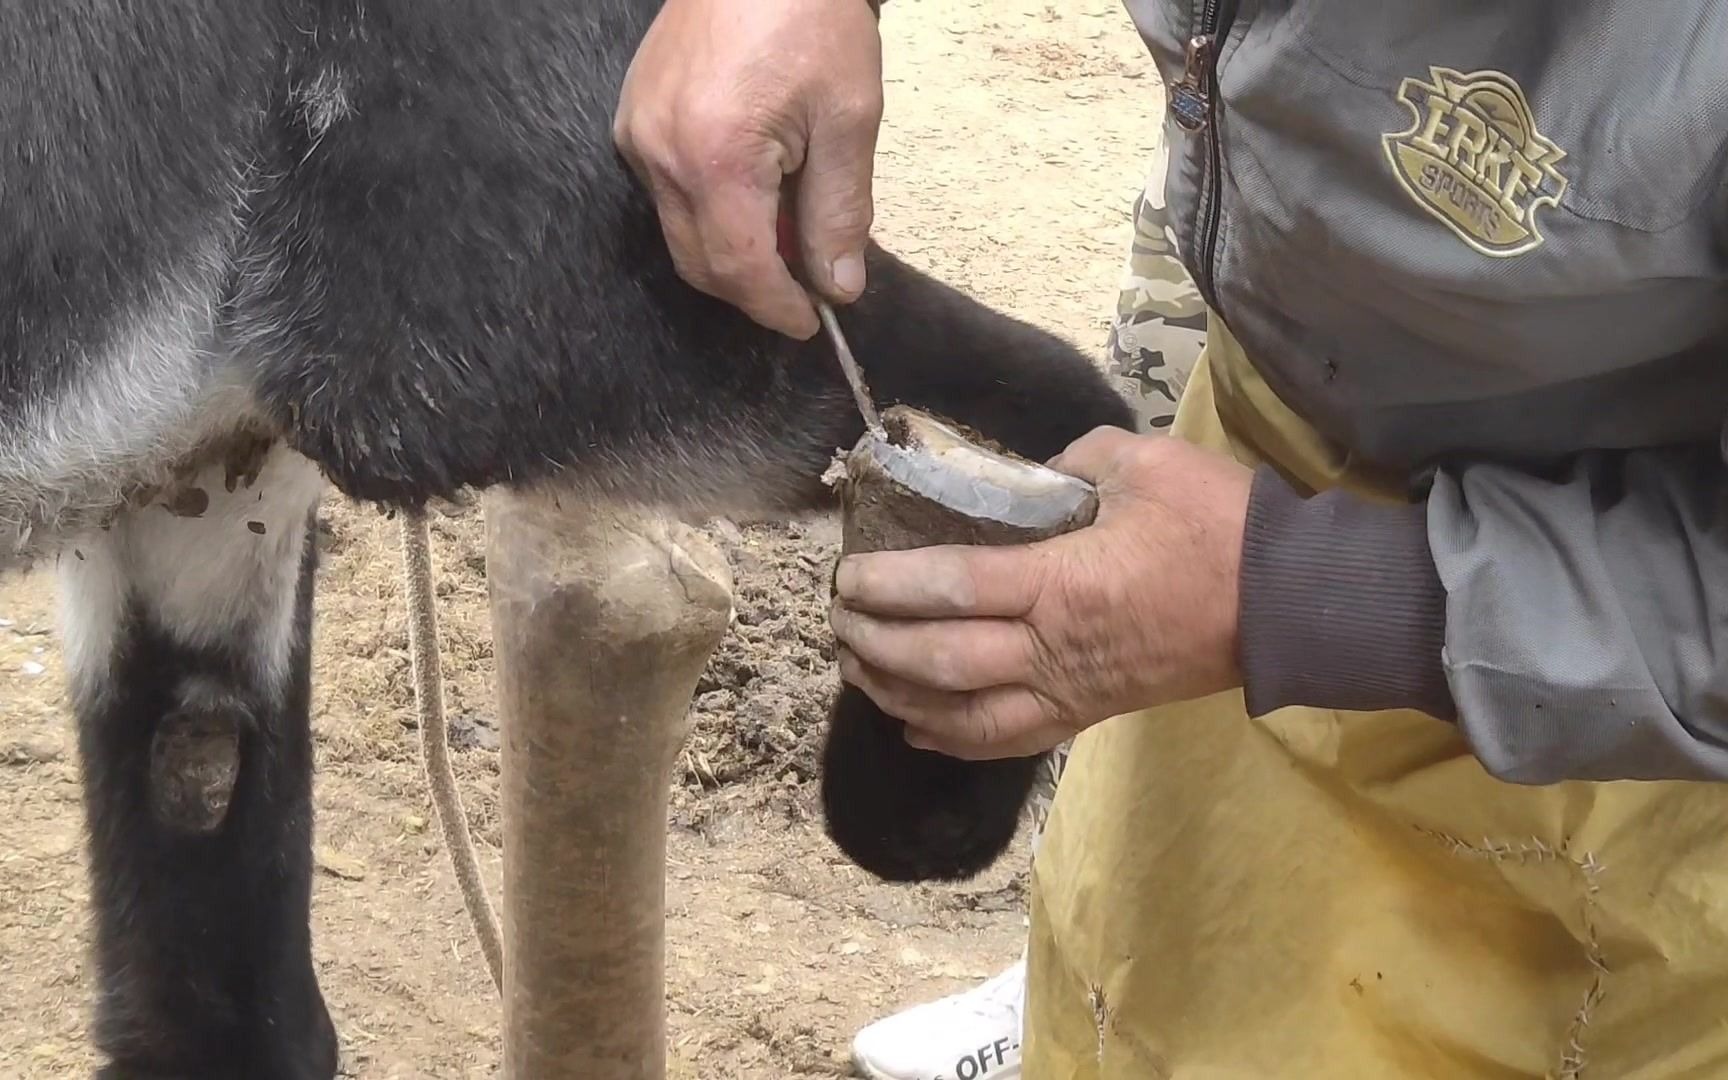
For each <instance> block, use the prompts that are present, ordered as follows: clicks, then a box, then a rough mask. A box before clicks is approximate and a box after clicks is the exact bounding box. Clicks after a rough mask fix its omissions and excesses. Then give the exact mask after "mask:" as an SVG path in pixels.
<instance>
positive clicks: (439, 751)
mask: <svg viewBox="0 0 1728 1080" xmlns="http://www.w3.org/2000/svg"><path fill="white" fill-rule="evenodd" d="M401 528H402V576H403V584H404V585H405V586H406V589H407V593H408V652H409V654H410V655H411V656H412V657H413V661H414V707H415V711H416V713H417V714H418V716H419V720H420V764H421V766H422V768H424V769H425V771H426V784H427V786H428V787H429V788H430V789H431V791H432V806H433V809H434V810H436V811H437V813H438V825H439V828H441V829H442V830H443V832H444V846H445V848H446V849H447V850H448V851H449V852H450V862H451V865H452V866H453V867H454V868H455V870H456V883H457V885H458V886H460V887H461V889H462V902H463V904H464V905H466V906H467V908H468V918H469V920H470V921H472V922H473V923H474V934H475V936H476V937H478V938H479V939H480V951H481V952H482V953H484V954H485V955H486V967H487V969H488V970H490V971H491V972H492V984H493V985H494V986H495V987H497V988H498V990H499V991H500V992H502V991H503V989H504V941H503V937H502V935H501V934H500V933H499V931H498V915H497V913H496V912H494V911H493V910H492V901H491V898H490V897H488V896H487V895H486V882H485V881H484V880H483V879H482V878H481V876H480V860H479V858H478V857H477V856H476V855H475V853H474V839H473V837H472V836H470V835H469V833H468V815H467V814H466V813H465V812H464V811H463V809H462V795H461V793H460V792H459V791H457V789H456V772H455V770H454V769H452V768H451V765H450V735H449V726H448V723H447V722H446V720H445V716H444V680H443V677H442V674H441V672H440V670H439V654H438V616H437V613H436V611H434V608H433V595H432V543H431V537H430V534H429V532H428V530H427V526H426V513H425V511H424V510H413V511H405V512H403V514H402V525H401Z"/></svg>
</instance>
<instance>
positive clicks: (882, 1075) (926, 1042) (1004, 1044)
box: [852, 957, 1026, 1080]
mask: <svg viewBox="0 0 1728 1080" xmlns="http://www.w3.org/2000/svg"><path fill="white" fill-rule="evenodd" d="M1025 1003H1026V960H1025V958H1024V957H1022V958H1021V959H1020V960H1019V961H1017V962H1016V963H1015V964H1014V965H1013V966H1012V967H1010V968H1008V970H1006V971H1004V972H1002V973H1001V974H1000V975H997V976H996V977H995V978H993V979H990V980H989V981H988V982H985V983H982V984H981V985H978V986H975V987H973V988H972V989H970V990H966V991H963V992H961V993H958V994H953V995H950V996H949V997H945V998H942V999H940V1000H938V1001H932V1002H928V1003H926V1004H924V1005H916V1006H914V1007H912V1008H910V1009H907V1010H906V1011H905V1012H901V1013H896V1014H894V1015H893V1016H889V1017H885V1018H883V1019H881V1020H878V1021H876V1022H875V1023H874V1024H871V1025H870V1026H869V1027H866V1028H865V1029H864V1030H863V1031H860V1032H859V1033H858V1036H857V1037H856V1038H855V1039H853V1040H852V1064H853V1065H854V1066H856V1067H857V1069H858V1071H860V1072H862V1073H863V1074H864V1075H865V1076H867V1077H869V1078H870V1080H1020V1024H1021V1013H1022V1011H1023V1010H1024V1008H1025Z"/></svg>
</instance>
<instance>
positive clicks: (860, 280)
mask: <svg viewBox="0 0 1728 1080" xmlns="http://www.w3.org/2000/svg"><path fill="white" fill-rule="evenodd" d="M828 272H829V274H830V275H832V277H833V279H834V287H835V288H836V289H839V290H840V291H841V292H843V293H845V294H846V295H847V296H853V297H855V296H857V295H858V294H859V293H861V292H863V291H864V257H863V256H861V255H842V256H840V257H839V258H838V259H835V260H834V262H833V264H832V265H831V266H830V267H829V268H828Z"/></svg>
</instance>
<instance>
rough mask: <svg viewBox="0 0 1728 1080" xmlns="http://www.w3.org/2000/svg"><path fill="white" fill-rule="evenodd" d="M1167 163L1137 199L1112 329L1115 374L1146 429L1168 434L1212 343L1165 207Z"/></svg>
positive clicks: (1156, 165)
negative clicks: (1186, 389)
mask: <svg viewBox="0 0 1728 1080" xmlns="http://www.w3.org/2000/svg"><path fill="white" fill-rule="evenodd" d="M1166 161H1167V158H1166V156H1165V154H1164V153H1163V151H1162V148H1160V151H1159V153H1157V154H1156V155H1155V156H1154V161H1153V165H1152V169H1151V171H1150V173H1149V174H1148V175H1147V177H1146V186H1145V189H1144V190H1143V191H1142V192H1141V194H1140V197H1139V198H1138V199H1136V200H1135V201H1134V238H1133V240H1132V242H1131V243H1130V245H1129V250H1128V263H1127V267H1126V269H1125V274H1124V278H1123V282H1122V289H1121V291H1120V292H1119V293H1118V294H1117V297H1116V310H1115V312H1114V314H1113V317H1112V319H1111V325H1110V340H1109V351H1110V360H1109V364H1110V371H1111V374H1112V375H1114V376H1115V378H1116V379H1117V380H1118V382H1119V383H1120V385H1121V388H1122V392H1123V394H1124V395H1125V396H1126V397H1127V398H1128V400H1129V402H1130V403H1132V404H1133V406H1134V408H1135V412H1136V413H1137V414H1138V417H1139V421H1140V427H1141V430H1143V431H1162V430H1164V429H1166V428H1168V427H1169V426H1170V424H1171V423H1172V422H1173V421H1174V420H1175V419H1176V403H1177V402H1178V401H1179V400H1181V397H1182V388H1183V387H1184V386H1186V385H1187V384H1188V376H1189V375H1190V374H1191V373H1192V372H1193V370H1194V364H1195V361H1196V360H1198V359H1199V356H1200V347H1201V346H1202V345H1204V344H1205V343H1206V305H1205V302H1204V301H1203V300H1201V298H1200V290H1199V289H1198V288H1196V287H1195V285H1194V281H1193V279H1192V278H1190V277H1189V276H1188V271H1187V270H1186V269H1185V268H1184V267H1183V265H1182V260H1181V259H1179V258H1178V257H1177V254H1176V241H1175V233H1174V232H1173V231H1172V230H1171V228H1170V225H1169V221H1168V216H1167V213H1166V210H1165V202H1164V173H1165V167H1166Z"/></svg>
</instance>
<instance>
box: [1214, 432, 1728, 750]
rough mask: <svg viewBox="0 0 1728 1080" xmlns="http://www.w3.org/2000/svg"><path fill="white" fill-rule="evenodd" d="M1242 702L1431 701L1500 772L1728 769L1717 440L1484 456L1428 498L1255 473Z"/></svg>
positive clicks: (1724, 527) (1726, 598) (1726, 620)
mask: <svg viewBox="0 0 1728 1080" xmlns="http://www.w3.org/2000/svg"><path fill="white" fill-rule="evenodd" d="M1257 481H1258V482H1257V484H1256V486H1255V489H1254V492H1253V495H1252V497H1251V500H1250V513H1249V519H1248V528H1247V530H1246V535H1245V538H1244V545H1243V547H1244V557H1243V565H1242V569H1241V572H1240V577H1239V584H1240V593H1241V603H1240V624H1241V625H1240V642H1241V652H1242V668H1243V676H1244V684H1245V688H1246V694H1247V698H1248V703H1249V707H1250V711H1251V712H1253V713H1254V714H1256V715H1260V714H1264V713H1266V712H1269V711H1271V710H1273V709H1276V708H1279V707H1281V706H1284V705H1308V706H1315V707H1320V708H1336V709H1347V710H1373V709H1387V708H1400V707H1408V708H1418V709H1421V710H1423V711H1424V712H1428V713H1432V714H1434V715H1437V716H1442V717H1446V718H1448V719H1451V720H1452V721H1453V722H1455V723H1456V724H1457V725H1458V726H1459V728H1460V730H1461V731H1462V732H1463V734H1464V737H1465V738H1466V739H1467V740H1468V742H1469V745H1470V748H1471V750H1472V751H1473V752H1474V753H1475V754H1476V756H1477V757H1478V758H1479V759H1480V760H1481V761H1482V763H1483V766H1484V767H1485V768H1486V769H1487V770H1488V771H1489V772H1490V773H1492V774H1493V775H1495V776H1497V777H1499V778H1501V779H1504V780H1511V781H1514V782H1519V783H1552V782H1556V781H1560V780H1625V779H1644V780H1668V779H1693V780H1725V779H1728V640H1724V639H1723V636H1722V634H1721V633H1720V631H1719V628H1720V627H1721V626H1723V625H1725V624H1728V512H1725V510H1724V504H1725V493H1728V470H1725V469H1724V467H1723V463H1722V461H1721V459H1720V457H1719V456H1718V454H1717V452H1716V450H1715V448H1714V447H1710V446H1698V447H1691V448H1662V449H1651V450H1631V451H1614V452H1608V451H1604V452H1595V453H1586V454H1580V455H1578V456H1577V457H1576V458H1575V459H1574V460H1573V461H1572V462H1570V463H1569V464H1567V465H1566V466H1565V467H1563V468H1551V469H1546V470H1543V472H1542V473H1541V474H1536V473H1532V472H1527V471H1523V470H1520V469H1518V468H1515V467H1511V466H1506V465H1498V464H1487V463H1484V464H1478V465H1472V466H1468V467H1464V468H1462V469H1456V470H1441V471H1440V472H1439V473H1437V474H1436V476H1435V479H1434V483H1433V486H1432V488H1431V489H1430V490H1429V492H1428V495H1427V498H1426V501H1425V502H1423V503H1421V504H1417V505H1411V506H1379V505H1372V504H1369V503H1367V502H1364V501H1362V500H1360V499H1358V498H1356V497H1354V496H1352V495H1350V494H1348V493H1345V492H1341V491H1336V492H1329V493H1326V494H1323V495H1319V496H1316V497H1314V498H1312V499H1307V500H1304V499H1301V498H1299V497H1297V495H1296V493H1295V492H1293V491H1291V490H1290V488H1289V487H1288V486H1286V485H1285V484H1284V483H1283V482H1282V481H1281V480H1280V479H1279V478H1278V477H1277V476H1276V475H1275V474H1273V473H1271V472H1270V471H1264V472H1262V473H1261V474H1259V476H1258V477H1257Z"/></svg>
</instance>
